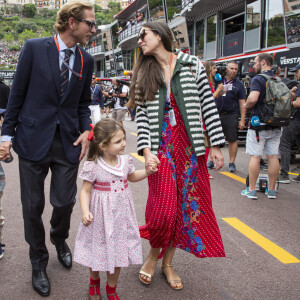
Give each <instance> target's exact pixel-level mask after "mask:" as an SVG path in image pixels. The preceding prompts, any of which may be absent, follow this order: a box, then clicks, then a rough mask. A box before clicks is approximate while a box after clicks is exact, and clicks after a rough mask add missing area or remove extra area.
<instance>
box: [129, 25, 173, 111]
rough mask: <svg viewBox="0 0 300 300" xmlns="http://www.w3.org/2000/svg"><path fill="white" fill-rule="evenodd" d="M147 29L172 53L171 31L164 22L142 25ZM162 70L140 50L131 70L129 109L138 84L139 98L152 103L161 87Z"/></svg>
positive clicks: (132, 104)
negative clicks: (158, 37)
mask: <svg viewBox="0 0 300 300" xmlns="http://www.w3.org/2000/svg"><path fill="white" fill-rule="evenodd" d="M143 27H146V28H149V29H150V30H152V31H153V32H154V34H157V35H159V36H160V38H161V42H162V43H163V46H164V48H165V49H166V50H167V51H169V52H173V44H174V38H173V34H172V31H171V29H170V28H169V27H168V25H167V24H166V23H164V22H158V21H156V22H149V23H146V24H144V25H143ZM162 71H163V69H162V67H161V65H160V64H159V62H158V61H157V60H156V58H155V57H154V56H153V55H144V54H143V51H142V50H141V49H140V53H139V58H138V60H137V62H136V64H135V66H134V68H133V76H132V80H131V85H130V92H129V98H130V102H129V105H128V106H129V107H133V106H134V102H135V99H134V97H135V93H136V88H137V84H138V90H139V98H140V99H141V100H142V101H143V102H145V101H152V100H154V98H155V93H156V92H157V90H158V89H159V88H160V87H162V86H163V84H164V82H163V79H162V77H161V73H162Z"/></svg>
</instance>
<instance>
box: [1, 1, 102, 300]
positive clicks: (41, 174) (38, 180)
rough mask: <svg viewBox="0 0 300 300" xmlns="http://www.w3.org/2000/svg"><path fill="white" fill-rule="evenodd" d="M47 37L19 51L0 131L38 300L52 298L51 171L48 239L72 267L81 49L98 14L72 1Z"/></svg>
mask: <svg viewBox="0 0 300 300" xmlns="http://www.w3.org/2000/svg"><path fill="white" fill-rule="evenodd" d="M54 28H55V29H56V30H57V32H58V34H57V35H55V36H54V37H50V38H42V39H32V40H28V41H27V42H26V43H25V45H24V47H23V49H22V52H21V54H20V57H19V63H18V67H17V71H16V74H15V78H14V82H13V85H12V89H11V93H10V97H9V101H8V106H7V111H6V115H5V120H4V123H3V127H2V143H1V146H0V147H1V148H4V149H5V151H6V156H5V158H4V159H7V158H9V157H10V148H11V147H12V146H13V148H14V150H15V152H16V153H17V154H18V156H19V171H20V184H21V200H22V208H23V218H24V227H25V239H26V241H27V242H28V244H29V245H30V260H31V264H32V270H33V272H32V285H33V288H34V290H35V291H36V292H38V293H39V294H40V295H42V296H48V295H49V294H50V283H49V279H48V276H47V273H46V267H47V263H48V259H49V254H48V250H47V248H46V245H45V230H44V225H43V221H42V213H43V210H44V206H45V195H44V180H45V178H46V176H47V174H48V171H49V169H50V170H51V173H52V174H51V187H50V202H51V205H52V206H53V213H52V217H51V221H50V223H51V230H50V240H51V242H52V244H54V245H55V247H56V250H57V256H58V259H59V261H60V262H61V263H62V265H63V266H64V267H66V268H71V266H72V255H71V251H70V249H69V247H68V245H67V243H66V241H65V240H66V239H67V238H68V235H69V228H70V219H71V213H72V210H73V206H74V203H75V196H76V192H77V187H76V178H77V172H78V166H79V162H80V160H81V159H82V158H83V157H84V155H85V153H86V150H87V148H88V133H89V124H90V123H91V120H90V114H91V113H90V110H89V108H88V106H89V105H90V102H91V92H90V85H91V79H92V73H93V58H92V57H91V56H90V55H89V54H88V53H87V52H85V51H84V50H83V49H82V48H80V47H79V46H78V45H77V43H80V44H83V45H86V44H87V43H88V40H89V38H90V37H91V35H92V34H93V33H95V31H96V29H95V15H94V11H93V5H92V4H91V3H90V2H89V1H80V0H76V1H70V2H68V3H66V4H65V5H64V6H62V8H61V9H60V11H59V12H58V14H57V20H56V24H55V25H54Z"/></svg>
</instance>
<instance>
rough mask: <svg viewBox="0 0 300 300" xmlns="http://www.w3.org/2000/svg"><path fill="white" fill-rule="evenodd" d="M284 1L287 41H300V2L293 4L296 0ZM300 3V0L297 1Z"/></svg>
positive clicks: (291, 42) (289, 42)
mask: <svg viewBox="0 0 300 300" xmlns="http://www.w3.org/2000/svg"><path fill="white" fill-rule="evenodd" d="M283 1H284V12H285V27H286V42H287V44H294V43H299V42H300V11H299V8H300V4H295V5H292V4H291V3H292V2H296V1H287V0H283ZM297 2H299V3H300V1H297ZM296 6H297V7H296Z"/></svg>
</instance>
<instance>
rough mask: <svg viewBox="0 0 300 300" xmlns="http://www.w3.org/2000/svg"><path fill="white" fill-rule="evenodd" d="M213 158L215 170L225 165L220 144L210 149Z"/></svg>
mask: <svg viewBox="0 0 300 300" xmlns="http://www.w3.org/2000/svg"><path fill="white" fill-rule="evenodd" d="M210 154H211V158H212V161H213V163H214V166H215V171H217V170H220V169H221V168H223V166H224V156H223V153H222V151H221V150H220V147H219V146H213V147H211V150H210Z"/></svg>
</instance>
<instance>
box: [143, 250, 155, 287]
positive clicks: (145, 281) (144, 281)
mask: <svg viewBox="0 0 300 300" xmlns="http://www.w3.org/2000/svg"><path fill="white" fill-rule="evenodd" d="M148 258H151V259H152V260H154V261H156V262H157V261H158V259H157V258H154V257H152V256H150V255H148V257H147V259H148ZM141 275H145V276H147V277H148V278H150V279H151V281H147V280H146V279H144V278H143V277H142V276H141ZM139 278H140V281H141V282H142V283H144V284H146V285H149V284H150V283H151V282H152V278H153V274H152V275H151V274H149V273H146V272H144V271H142V269H141V270H140V272H139Z"/></svg>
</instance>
